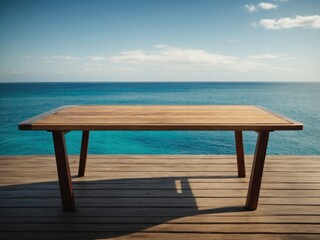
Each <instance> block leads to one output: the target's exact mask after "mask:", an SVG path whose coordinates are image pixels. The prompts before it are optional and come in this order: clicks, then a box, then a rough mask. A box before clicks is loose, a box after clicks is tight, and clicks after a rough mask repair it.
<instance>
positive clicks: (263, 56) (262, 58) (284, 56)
mask: <svg viewBox="0 0 320 240" xmlns="http://www.w3.org/2000/svg"><path fill="white" fill-rule="evenodd" d="M248 58H249V59H252V60H257V61H265V60H280V61H284V60H294V59H296V58H295V57H290V56H288V54H285V53H277V54H270V53H267V54H259V55H252V56H249V57H248Z"/></svg>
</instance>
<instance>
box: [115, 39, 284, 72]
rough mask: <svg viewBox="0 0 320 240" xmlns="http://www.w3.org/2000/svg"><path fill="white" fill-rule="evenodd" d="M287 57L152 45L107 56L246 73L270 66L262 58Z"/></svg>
mask: <svg viewBox="0 0 320 240" xmlns="http://www.w3.org/2000/svg"><path fill="white" fill-rule="evenodd" d="M270 59H277V60H280V59H289V57H288V56H287V55H286V54H263V55H255V56H249V57H244V58H240V57H237V56H231V55H223V54H214V53H209V52H206V51H204V50H201V49H190V48H176V47H169V46H165V45H161V47H159V45H157V46H155V50H153V51H144V50H133V51H126V52H122V53H120V54H119V55H115V56H112V57H110V61H111V62H113V63H115V64H122V65H125V64H129V65H134V66H136V67H138V68H139V67H141V68H148V67H156V68H161V69H167V70H168V69H175V70H183V71H191V70H192V71H196V70H199V71H201V70H205V71H215V70H230V71H240V72H249V71H254V70H258V69H261V68H270V67H271V68H272V66H271V65H268V64H267V63H266V62H265V60H270Z"/></svg>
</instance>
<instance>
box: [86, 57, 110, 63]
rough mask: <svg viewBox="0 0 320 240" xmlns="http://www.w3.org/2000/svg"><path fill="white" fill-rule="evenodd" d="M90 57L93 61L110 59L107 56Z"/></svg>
mask: <svg viewBox="0 0 320 240" xmlns="http://www.w3.org/2000/svg"><path fill="white" fill-rule="evenodd" d="M88 59H89V60H91V61H94V62H99V61H106V60H108V57H106V56H89V57H88Z"/></svg>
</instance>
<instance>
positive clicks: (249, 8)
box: [244, 3, 258, 13]
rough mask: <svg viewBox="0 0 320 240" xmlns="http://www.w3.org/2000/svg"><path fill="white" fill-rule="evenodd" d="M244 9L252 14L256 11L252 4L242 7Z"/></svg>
mask: <svg viewBox="0 0 320 240" xmlns="http://www.w3.org/2000/svg"><path fill="white" fill-rule="evenodd" d="M244 9H245V10H246V11H247V12H249V13H254V12H256V11H257V10H258V9H257V8H256V6H254V5H253V4H252V3H250V4H246V5H244Z"/></svg>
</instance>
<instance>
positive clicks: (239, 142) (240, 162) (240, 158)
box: [234, 131, 246, 178]
mask: <svg viewBox="0 0 320 240" xmlns="http://www.w3.org/2000/svg"><path fill="white" fill-rule="evenodd" d="M234 133H235V135H234V136H235V140H236V151H237V166H238V177H239V178H244V177H246V167H245V163H244V150H243V139H242V131H235V132H234Z"/></svg>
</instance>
